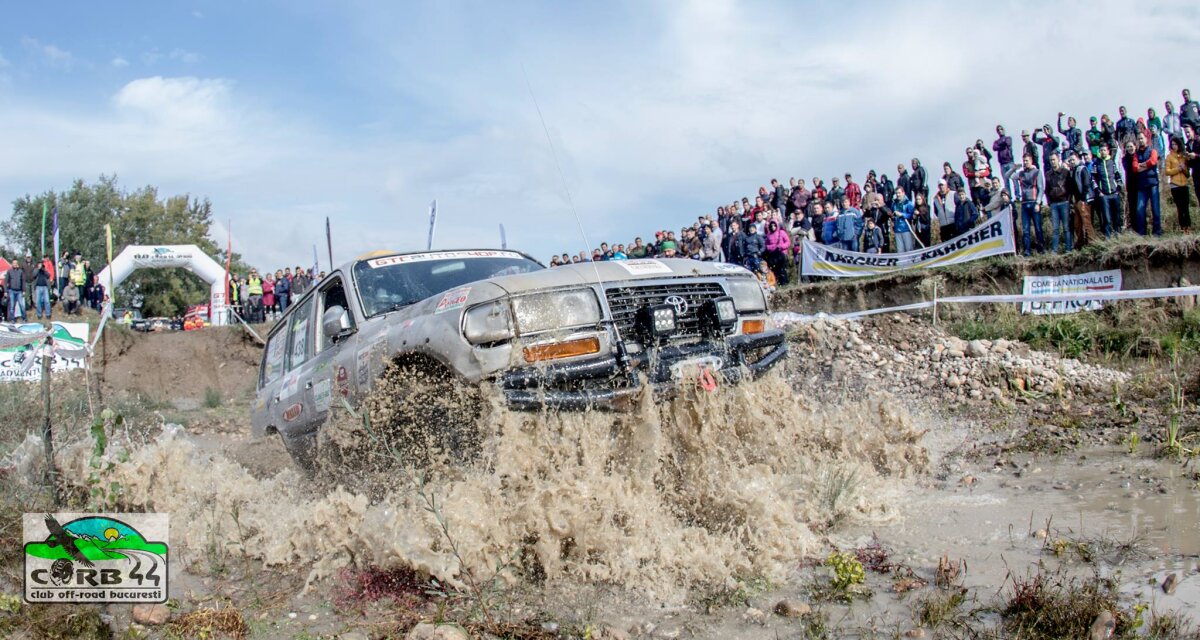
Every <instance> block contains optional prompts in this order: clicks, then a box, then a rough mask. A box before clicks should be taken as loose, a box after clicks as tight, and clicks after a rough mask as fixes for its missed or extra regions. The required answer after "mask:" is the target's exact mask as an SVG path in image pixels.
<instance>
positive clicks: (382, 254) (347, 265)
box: [338, 247, 546, 271]
mask: <svg viewBox="0 0 1200 640" xmlns="http://www.w3.org/2000/svg"><path fill="white" fill-rule="evenodd" d="M461 251H508V252H511V253H519V254H521V255H522V256H524V257H526V258H528V259H530V260H532V261H534V262H536V263H538V264H539V265H541V266H542V267H543V268H544V267H545V266H546V265H545V264H543V263H542V261H541V260H538V259H537V258H534V257H533V256H531V255H529V254H528V253H525V252H524V251H521V250H519V249H498V248H496V247H455V248H452V249H430V250H428V251H388V250H385V249H381V250H378V251H368V252H366V253H363V254H361V255H359V256H358V257H356V258H354V259H353V260H351V261H349V262H344V263H342V265H341V266H340V267H338V269H340V270H342V271H350V270H351V269H352V268H353V267H354V265H356V264H358V263H360V262H362V261H364V260H374V259H375V258H389V257H391V256H415V255H421V254H423V253H455V252H461Z"/></svg>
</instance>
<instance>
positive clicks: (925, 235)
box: [910, 182, 933, 247]
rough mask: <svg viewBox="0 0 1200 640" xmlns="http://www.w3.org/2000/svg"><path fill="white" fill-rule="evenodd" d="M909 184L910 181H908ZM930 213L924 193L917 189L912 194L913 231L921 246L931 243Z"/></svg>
mask: <svg viewBox="0 0 1200 640" xmlns="http://www.w3.org/2000/svg"><path fill="white" fill-rule="evenodd" d="M910 184H911V182H910ZM931 218H932V215H931V211H930V209H929V203H928V202H926V201H925V194H923V193H921V192H920V191H918V192H917V193H916V195H914V196H913V225H912V226H913V232H914V233H916V237H917V243H918V244H919V245H920V246H921V247H928V246H930V245H931V244H933V237H932V222H933V221H932V219H931Z"/></svg>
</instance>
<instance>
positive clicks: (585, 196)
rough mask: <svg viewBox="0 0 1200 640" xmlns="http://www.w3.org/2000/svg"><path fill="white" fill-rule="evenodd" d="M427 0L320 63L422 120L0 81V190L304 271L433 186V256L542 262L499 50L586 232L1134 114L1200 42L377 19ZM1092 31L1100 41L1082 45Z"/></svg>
mask: <svg viewBox="0 0 1200 640" xmlns="http://www.w3.org/2000/svg"><path fill="white" fill-rule="evenodd" d="M429 10H430V11H434V12H444V14H438V15H433V16H409V15H407V14H404V15H400V14H399V13H398V14H397V15H392V16H388V15H376V14H375V13H373V14H372V16H371V20H369V21H368V22H364V23H363V24H362V25H360V26H359V28H358V29H357V33H358V34H359V35H360V36H361V38H354V39H353V41H354V42H355V43H356V44H355V45H354V47H353V48H347V49H345V50H344V52H343V53H342V55H343V56H344V57H345V65H346V68H347V73H348V74H362V77H361V78H360V80H361V84H363V85H370V86H371V87H372V88H373V89H372V90H374V91H377V92H378V93H377V94H376V95H374V96H371V98H370V99H380V96H381V95H382V96H384V98H382V99H380V101H381V102H384V103H386V102H387V101H388V98H395V101H396V102H404V101H407V102H410V103H415V104H416V105H417V106H418V107H419V108H418V109H417V114H418V115H417V118H418V119H424V121H425V122H428V123H429V124H430V126H429V127H423V126H422V124H423V123H417V124H413V123H412V122H409V121H408V119H409V118H411V113H410V112H409V111H405V112H404V115H403V116H400V115H397V116H395V118H394V120H389V118H388V114H387V112H386V110H383V111H381V112H380V113H381V114H382V115H378V114H372V122H370V123H348V122H320V121H313V120H312V119H311V118H313V116H309V115H308V114H307V112H306V110H305V104H304V102H303V101H296V100H293V99H291V98H292V96H263V95H258V94H255V93H254V91H255V89H256V87H248V86H243V85H240V84H235V83H234V82H232V81H230V80H227V79H221V78H197V77H166V76H152V77H146V78H140V79H137V80H134V81H132V82H129V83H128V84H126V85H124V86H122V87H119V88H114V92H113V98H112V100H111V103H110V104H109V105H108V107H107V108H100V109H95V108H91V107H90V106H83V105H81V106H80V107H79V108H77V109H67V110H64V109H62V108H61V107H47V106H46V105H41V104H38V103H35V102H22V101H20V100H17V99H15V98H12V97H9V98H6V97H3V96H0V139H3V140H5V141H6V145H7V146H8V147H9V148H13V149H19V150H21V153H18V154H8V155H7V156H0V192H3V193H7V194H8V197H9V198H10V199H11V198H12V197H16V196H19V195H20V194H22V193H25V192H37V191H41V190H44V189H46V188H51V187H54V188H62V187H63V186H65V185H66V184H68V183H69V181H70V180H71V179H73V178H76V177H85V178H89V179H90V178H94V177H95V176H96V175H98V174H100V173H114V172H115V173H118V174H119V175H120V176H121V178H122V182H123V183H125V184H127V185H129V186H135V185H141V184H157V185H159V186H160V187H161V189H162V191H163V192H164V193H183V192H190V193H192V194H194V195H207V196H210V197H211V198H212V199H213V202H214V205H215V216H216V217H217V218H219V219H220V220H221V221H222V224H224V221H226V220H229V219H232V225H233V231H234V233H235V237H234V244H235V247H234V248H235V250H237V251H240V252H242V253H244V254H246V255H247V256H248V257H249V258H250V259H251V260H252V261H254V262H256V263H257V264H259V266H262V267H274V266H276V265H282V264H294V263H295V262H297V260H302V261H307V260H310V259H311V251H312V249H311V247H312V245H313V244H318V245H319V246H320V247H321V251H320V253H321V255H322V258H321V260H322V262H324V261H325V258H324V253H325V252H324V237H323V235H324V219H325V217H326V216H329V217H331V218H332V219H333V228H334V240H335V245H334V252H335V257H337V258H338V259H347V258H349V257H351V256H352V255H355V254H357V253H359V252H362V251H366V250H369V249H376V248H397V249H405V248H419V247H422V246H423V245H424V236H425V224H426V216H427V206H428V203H429V201H430V200H431V199H433V198H437V199H438V203H439V210H440V212H441V216H440V221H439V229H438V245H439V246H447V247H448V246H486V245H494V244H496V243H497V242H498V241H499V238H498V231H497V225H498V224H499V223H504V224H505V227H506V229H507V231H508V238H509V245H510V246H511V247H514V248H523V249H527V250H529V251H531V252H533V253H534V254H535V255H538V256H539V257H544V256H546V255H548V254H549V253H550V252H561V251H578V250H579V249H580V248H581V242H580V241H579V239H578V233H577V231H576V230H575V222H574V218H573V216H572V215H571V213H570V208H569V207H568V204H567V202H566V198H565V196H564V193H563V189H562V188H561V185H560V181H559V177H558V172H557V169H556V168H555V166H554V162H553V160H552V158H551V154H550V151H549V149H548V147H547V144H546V139H545V134H544V133H543V131H542V127H541V124H540V123H539V120H538V116H537V113H536V112H535V110H534V107H533V104H532V103H531V101H530V97H529V91H528V89H527V88H526V83H525V78H524V76H523V74H522V71H521V68H522V65H523V64H524V65H525V66H526V68H527V69H528V75H529V80H530V84H531V85H532V88H533V91H534V93H535V94H536V96H537V100H538V102H539V105H540V107H541V110H542V112H543V113H544V115H545V118H546V121H547V126H548V128H549V133H550V137H551V138H552V139H553V141H554V144H555V146H556V148H557V151H558V154H559V158H560V160H561V162H562V165H563V172H564V173H565V175H566V179H567V183H568V186H569V189H570V190H571V193H572V195H573V198H574V202H575V204H576V206H577V208H578V210H579V213H580V215H581V216H582V217H583V219H584V222H585V224H586V225H587V227H588V229H589V234H590V236H591V240H592V242H593V243H594V244H598V243H599V242H600V241H601V240H607V241H610V242H628V241H629V240H631V239H632V238H633V237H634V236H635V235H642V236H647V235H650V234H652V232H653V230H655V229H658V228H667V227H669V228H678V227H679V226H680V225H681V224H684V223H688V222H690V221H693V220H695V217H696V215H698V214H705V213H710V212H712V211H713V209H714V208H715V206H716V205H718V204H722V203H728V202H729V201H731V200H733V199H734V198H739V197H741V196H742V195H747V194H753V193H754V192H755V191H756V190H757V187H758V185H759V184H764V183H766V181H767V180H769V179H770V178H771V177H778V178H780V179H781V180H785V181H786V180H787V178H789V177H792V176H797V177H805V178H811V177H812V176H814V175H820V176H824V177H825V178H828V177H830V176H833V175H841V174H842V173H844V172H846V171H849V172H852V173H853V174H854V175H855V176H856V177H858V178H861V176H862V174H864V173H865V172H866V170H867V169H876V170H880V171H889V172H891V171H892V170H894V167H895V165H896V164H897V163H898V162H904V161H907V160H908V159H909V158H911V157H913V156H917V157H920V158H922V160H924V162H925V164H926V165H927V166H929V167H931V168H933V167H936V166H938V165H940V164H941V161H942V160H949V161H951V162H953V163H956V164H957V163H958V162H960V161H961V156H962V149H963V148H964V147H965V146H967V145H968V144H970V143H971V142H973V141H974V140H975V139H976V138H983V139H984V140H985V141H987V142H989V143H990V141H991V139H992V138H993V137H994V135H993V134H992V133H991V131H992V128H993V127H994V125H995V124H996V123H997V122H1001V123H1004V124H1005V125H1006V126H1007V127H1008V130H1009V132H1010V133H1014V134H1015V133H1017V132H1018V131H1019V130H1020V129H1021V128H1032V127H1034V126H1037V125H1040V124H1042V123H1044V122H1047V121H1052V120H1053V117H1054V114H1056V113H1057V112H1058V111H1059V110H1062V111H1067V112H1069V113H1072V114H1075V115H1077V116H1079V117H1080V120H1081V121H1084V117H1086V116H1087V115H1090V114H1092V113H1100V112H1106V111H1107V112H1110V113H1111V112H1115V110H1116V106H1117V105H1118V104H1121V103H1128V105H1129V107H1130V109H1131V111H1133V112H1135V113H1139V114H1140V113H1144V112H1145V107H1147V106H1150V105H1152V104H1153V105H1155V106H1160V105H1161V104H1162V101H1163V100H1164V99H1175V100H1176V101H1177V99H1178V92H1179V89H1180V88H1182V86H1184V85H1185V84H1186V83H1187V81H1188V79H1189V78H1190V77H1193V73H1194V72H1193V69H1192V67H1191V66H1190V63H1189V61H1190V60H1194V59H1196V57H1197V55H1200V35H1198V34H1200V8H1198V7H1196V6H1193V5H1192V4H1190V3H1184V2H1180V1H1176V0H1154V1H1151V0H1147V6H1146V7H1145V9H1144V10H1139V11H1137V12H1132V11H1128V10H1127V8H1126V7H1125V5H1123V3H1121V2H1120V1H1119V0H1096V1H1095V2H1084V1H1083V0H1063V1H1061V2H1058V3H1051V4H1049V5H1046V4H1041V3H1038V4H1035V3H1033V2H1027V1H1025V0H1015V1H1014V2H1008V3H1003V4H997V5H995V6H991V5H986V6H979V5H972V6H971V7H969V8H966V7H963V6H962V5H961V4H953V3H950V2H941V1H934V0H912V1H911V2H909V3H905V4H903V5H875V4H871V5H856V4H846V5H844V6H843V5H838V6H834V7H825V6H815V7H810V8H807V9H805V10H804V12H803V13H804V15H803V16H801V15H798V14H797V13H796V12H797V10H796V9H795V8H794V7H791V5H788V4H778V5H770V4H764V5H755V6H754V7H753V8H747V7H746V6H745V5H742V4H740V3H733V2H706V3H685V4H676V3H669V4H667V3H664V4H643V3H631V4H629V5H624V6H621V5H615V6H613V7H608V8H606V11H607V10H611V11H612V16H611V20H612V23H611V24H606V23H603V22H602V21H597V22H596V23H592V22H589V21H588V20H586V19H581V21H580V23H579V24H575V25H572V26H571V27H570V28H566V27H563V28H555V26H547V25H543V28H542V29H539V30H537V31H534V30H531V29H530V28H528V27H527V25H526V24H525V21H526V19H527V16H522V15H516V16H513V17H507V18H506V17H504V14H505V11H504V10H503V9H502V8H497V9H496V10H495V11H496V14H495V15H493V16H485V17H483V18H481V19H479V20H476V21H474V22H473V23H472V24H473V25H474V26H471V27H469V28H466V27H464V28H457V29H456V28H446V29H430V28H425V27H424V26H422V28H421V29H419V30H416V31H415V32H413V33H402V34H397V33H396V31H395V29H393V28H392V27H394V26H395V25H396V24H400V23H411V24H420V25H426V24H435V25H436V24H446V23H447V22H451V23H455V22H454V19H453V18H454V16H453V15H452V14H454V13H455V11H454V10H452V9H449V8H441V7H436V8H432V9H429ZM397 11H399V10H397ZM404 11H409V9H405V10H404ZM623 11H624V12H628V13H631V14H635V15H637V17H638V20H637V21H631V20H625V19H622V18H620V16H621V15H622V12H623ZM400 13H404V12H400ZM1047 16H1056V19H1055V20H1048V19H1046V18H1047ZM415 18H420V19H415ZM484 18H487V19H484ZM802 18H803V19H802ZM518 23H519V24H518ZM455 24H457V23H455ZM816 24H819V25H821V26H820V28H819V29H814V28H812V25H816ZM1107 33H1111V34H1118V33H1119V34H1120V38H1116V39H1114V40H1113V42H1112V43H1111V44H1112V46H1098V40H1097V34H1107ZM359 43H361V44H359ZM359 47H361V49H360V48H359ZM1134 50H1136V51H1137V52H1138V55H1136V56H1134V55H1130V51H1134ZM1081 51H1086V52H1087V55H1086V56H1085V57H1082V58H1080V57H1078V56H1073V55H1068V54H1067V53H1066V52H1081ZM1055 52H1063V53H1062V54H1061V55H1059V54H1057V53H1055ZM153 54H154V56H156V57H155V58H154V61H158V60H162V59H164V58H165V57H169V56H170V55H171V54H163V53H161V52H158V51H157V50H155V51H153ZM177 59H178V60H180V61H181V62H182V61H183V60H182V58H177ZM143 60H146V58H145V56H143ZM363 60H371V61H372V63H371V64H363V63H362V61H363ZM415 60H421V61H423V62H421V64H416V63H414V61H415ZM148 63H149V62H148ZM1076 63H1078V64H1076ZM382 69H387V72H386V73H384V72H383V71H381V70H382ZM379 87H383V88H382V89H380V88H379ZM1192 89H1193V91H1198V90H1200V87H1192ZM9 93H10V96H11V92H9ZM364 99H368V98H364ZM426 129H428V130H429V131H430V132H436V133H429V132H426ZM217 240H218V241H219V242H221V243H223V242H224V238H223V237H217Z"/></svg>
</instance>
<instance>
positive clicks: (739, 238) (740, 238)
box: [721, 220, 746, 264]
mask: <svg viewBox="0 0 1200 640" xmlns="http://www.w3.org/2000/svg"><path fill="white" fill-rule="evenodd" d="M721 251H723V252H724V253H725V262H728V263H730V264H742V261H743V257H744V254H745V251H746V240H745V236H744V235H743V234H742V223H741V222H738V221H736V220H735V221H733V222H731V223H729V233H727V234H725V238H724V239H723V240H722V242H721Z"/></svg>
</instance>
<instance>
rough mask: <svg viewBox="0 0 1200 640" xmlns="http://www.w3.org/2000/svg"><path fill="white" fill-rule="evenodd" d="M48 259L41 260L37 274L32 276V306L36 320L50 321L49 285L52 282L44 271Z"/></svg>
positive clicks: (46, 271) (48, 273)
mask: <svg viewBox="0 0 1200 640" xmlns="http://www.w3.org/2000/svg"><path fill="white" fill-rule="evenodd" d="M49 260H50V259H49V258H42V264H40V265H38V270H37V273H36V274H35V275H34V276H33V304H34V309H35V310H36V311H37V317H38V320H41V319H42V318H45V319H47V320H49V319H50V283H51V282H52V281H53V280H54V278H52V277H51V276H50V272H49V271H48V270H47V269H46V263H47V262H49Z"/></svg>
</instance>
